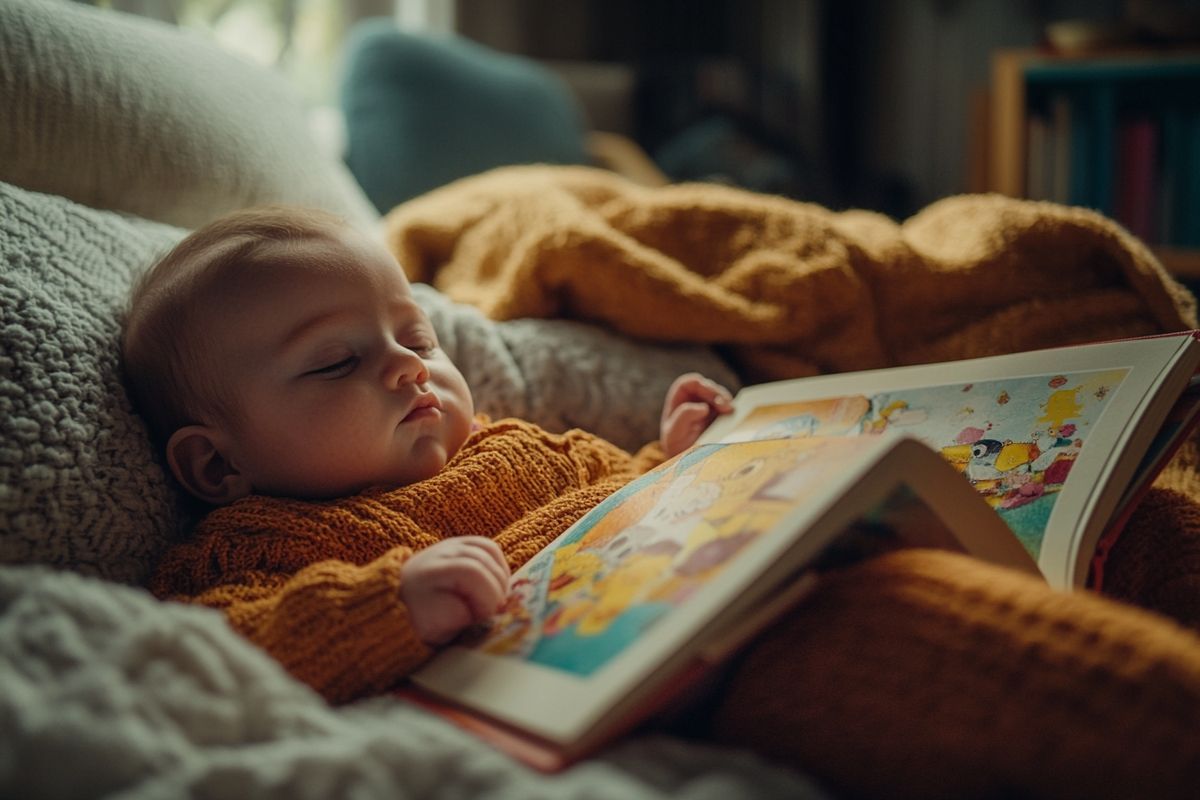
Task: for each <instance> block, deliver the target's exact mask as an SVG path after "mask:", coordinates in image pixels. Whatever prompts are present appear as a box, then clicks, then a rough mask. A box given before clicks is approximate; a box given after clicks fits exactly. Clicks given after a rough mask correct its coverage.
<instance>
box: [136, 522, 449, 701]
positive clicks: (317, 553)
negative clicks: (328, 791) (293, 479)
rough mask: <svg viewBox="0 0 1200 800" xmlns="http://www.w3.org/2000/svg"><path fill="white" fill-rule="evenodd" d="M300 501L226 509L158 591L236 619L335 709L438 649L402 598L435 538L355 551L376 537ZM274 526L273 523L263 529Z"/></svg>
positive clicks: (167, 569)
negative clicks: (418, 555) (410, 573)
mask: <svg viewBox="0 0 1200 800" xmlns="http://www.w3.org/2000/svg"><path fill="white" fill-rule="evenodd" d="M291 505H292V504H290V503H289V502H288V501H280V500H271V499H266V498H255V499H254V501H252V502H249V503H245V504H240V505H235V506H233V507H230V508H228V509H222V510H221V512H220V513H219V515H218V518H217V519H216V520H214V521H213V522H212V523H209V521H208V520H206V521H205V523H202V524H201V526H200V528H199V529H198V530H197V532H196V535H195V536H194V537H193V538H192V539H191V540H189V541H187V542H184V543H181V544H179V545H177V546H176V547H174V548H172V549H171V550H170V551H168V553H167V556H166V558H165V559H164V561H163V562H162V563H161V564H160V565H159V567H158V569H157V571H156V573H155V576H154V578H153V580H152V582H151V585H150V589H151V590H152V591H153V592H154V593H155V594H156V595H158V596H159V597H162V598H167V599H172V600H178V601H183V602H187V603H196V604H200V605H205V606H209V607H210V608H215V609H218V610H220V611H222V612H224V614H225V616H226V618H227V619H228V620H229V622H230V624H231V625H232V626H233V628H234V629H235V630H237V631H238V632H239V633H241V634H242V635H243V636H245V637H246V638H248V639H250V640H251V641H252V642H254V643H255V644H257V645H258V646H259V647H261V648H263V649H264V650H266V651H267V652H268V653H269V654H270V655H271V656H272V657H274V658H275V659H276V660H278V661H279V662H280V663H281V664H282V665H283V666H284V667H285V668H286V669H287V670H288V671H289V672H290V673H291V674H292V675H294V676H295V677H296V678H298V679H300V680H302V681H304V682H305V683H307V684H308V685H310V686H311V687H313V688H314V689H316V690H317V691H318V692H319V693H321V694H322V695H323V696H324V697H325V698H326V699H327V700H329V701H330V702H335V703H336V702H343V701H346V700H350V699H353V698H356V697H361V696H363V695H366V694H374V693H378V692H380V691H383V690H385V689H387V688H389V687H391V686H394V685H395V684H396V682H397V681H398V680H400V679H401V678H402V677H404V676H405V675H407V674H408V673H410V672H411V671H412V670H414V669H415V668H416V667H417V666H419V665H420V664H421V663H423V662H424V661H425V660H426V659H428V658H429V656H430V655H431V653H432V651H431V650H430V648H429V647H427V646H426V645H425V644H424V643H423V642H421V640H420V638H419V637H418V636H417V634H416V632H415V630H414V629H413V626H412V624H411V621H410V619H409V615H408V609H407V606H405V604H404V603H403V601H402V600H401V599H400V572H401V568H402V567H403V566H404V563H405V561H407V559H408V558H409V556H411V555H412V553H413V551H414V550H415V549H418V548H419V547H422V546H427V544H428V542H426V541H423V538H424V537H421V536H419V535H411V536H402V535H401V536H393V537H391V538H392V544H391V546H388V547H377V548H376V549H375V550H374V551H373V552H371V551H367V552H363V551H362V549H361V548H359V547H356V546H355V545H356V539H358V540H361V539H362V538H363V536H364V535H365V534H364V535H360V536H358V537H356V536H355V535H353V530H354V528H349V529H347V530H337V529H334V527H333V525H332V523H331V522H330V519H329V517H330V516H331V515H332V511H331V512H330V514H329V515H323V514H319V513H314V512H313V509H312V508H311V507H310V508H307V509H306V510H305V511H303V512H302V511H299V510H296V509H292V508H291ZM337 513H338V514H339V515H342V516H344V513H345V512H344V510H341V509H338V511H337ZM263 518H269V519H270V525H269V526H267V525H264V524H261V523H258V522H257V520H260V519H263ZM388 521H390V520H374V521H369V520H364V521H363V522H364V524H363V525H361V526H355V528H366V529H368V530H370V529H372V528H375V527H376V524H371V523H372V522H375V523H384V522H388ZM393 533H395V531H394V530H393ZM338 534H344V535H338ZM397 539H399V540H400V541H397ZM333 543H336V545H333ZM331 545H333V546H331Z"/></svg>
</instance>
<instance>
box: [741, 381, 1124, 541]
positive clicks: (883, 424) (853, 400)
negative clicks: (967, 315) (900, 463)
mask: <svg viewBox="0 0 1200 800" xmlns="http://www.w3.org/2000/svg"><path fill="white" fill-rule="evenodd" d="M1128 373H1129V370H1128V369H1126V368H1122V369H1115V370H1094V371H1089V372H1067V373H1053V374H1043V375H1027V376H1020V377H1015V378H1003V379H1000V380H986V381H979V382H975V381H969V382H966V383H950V384H944V385H941V386H924V387H916V388H911V389H897V390H894V391H882V392H874V393H872V394H870V395H850V396H844V397H836V398H819V399H816V400H803V401H796V402H787V403H770V404H766V405H761V406H757V407H755V408H754V409H752V410H751V411H750V412H749V413H747V414H746V415H745V416H744V417H743V418H742V419H741V420H740V421H739V422H738V423H737V424H736V425H735V426H734V427H732V428H731V429H729V431H728V432H727V433H725V434H724V435H723V436H722V437H721V440H722V441H751V440H754V439H762V438H778V437H805V436H859V435H878V434H881V433H884V432H886V431H894V432H903V433H905V434H907V435H909V436H912V437H914V438H916V439H919V440H920V441H922V442H924V443H925V444H927V445H929V446H930V447H931V448H933V449H934V450H936V451H938V452H940V453H941V454H942V455H943V456H944V457H945V458H946V460H947V461H949V462H950V463H951V464H952V465H954V466H955V467H956V468H957V469H958V470H959V472H961V473H962V474H963V475H964V476H965V477H966V478H967V480H969V481H970V483H971V485H972V486H974V487H975V489H976V491H978V492H979V494H980V495H982V496H983V498H984V499H985V500H986V501H987V502H988V504H989V505H990V506H992V508H994V509H995V510H996V511H997V512H998V513H999V514H1000V516H1001V518H1002V519H1003V520H1004V521H1005V522H1006V523H1007V524H1008V526H1009V528H1011V529H1012V531H1013V533H1014V534H1016V536H1017V538H1018V539H1020V540H1021V543H1022V544H1023V545H1024V546H1025V548H1026V549H1027V550H1028V551H1029V553H1030V555H1032V556H1033V557H1034V558H1035V559H1036V558H1037V557H1038V555H1039V554H1040V552H1041V549H1042V540H1043V537H1044V535H1045V532H1046V527H1047V525H1048V523H1049V521H1050V515H1051V512H1052V511H1053V510H1054V505H1055V502H1056V501H1057V499H1058V496H1059V493H1060V492H1061V491H1062V488H1063V485H1064V484H1065V483H1066V480H1067V476H1068V475H1069V474H1070V472H1071V468H1072V467H1073V466H1074V464H1075V461H1076V459H1077V458H1078V457H1079V454H1080V452H1082V449H1083V446H1084V443H1085V442H1086V441H1087V439H1088V438H1089V435H1090V434H1091V432H1092V430H1094V429H1095V427H1096V425H1097V423H1098V422H1099V420H1100V417H1101V414H1102V413H1103V412H1104V409H1105V408H1106V404H1107V400H1108V399H1109V398H1110V397H1111V396H1113V394H1114V392H1115V391H1116V390H1117V389H1118V388H1119V387H1120V385H1121V383H1122V382H1123V381H1124V380H1125V378H1126V376H1127V375H1128Z"/></svg>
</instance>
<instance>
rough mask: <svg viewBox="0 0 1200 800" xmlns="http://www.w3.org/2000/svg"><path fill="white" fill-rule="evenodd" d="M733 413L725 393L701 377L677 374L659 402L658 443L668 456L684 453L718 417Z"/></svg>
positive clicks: (696, 374) (726, 390)
mask: <svg viewBox="0 0 1200 800" xmlns="http://www.w3.org/2000/svg"><path fill="white" fill-rule="evenodd" d="M732 410H733V398H732V397H730V395H729V390H728V389H726V388H725V387H724V386H721V385H720V384H718V383H714V382H713V381H711V380H709V379H708V378H706V377H704V376H703V375H701V374H699V373H696V372H689V373H687V374H686V375H680V376H679V377H678V378H676V379H675V381H674V383H672V384H671V388H670V389H668V390H667V399H666V401H665V402H664V403H663V411H662V424H661V426H660V428H659V443H660V444H661V445H662V449H663V452H664V453H665V454H666V455H667V456H668V457H670V456H673V455H677V454H678V453H682V452H683V451H684V450H687V449H688V448H689V447H691V446H692V445H693V444H695V443H696V440H697V439H699V438H700V434H702V433H704V431H706V430H707V429H708V426H709V425H712V423H713V420H715V419H716V418H717V417H718V416H720V415H721V414H728V413H729V412H730V411H732Z"/></svg>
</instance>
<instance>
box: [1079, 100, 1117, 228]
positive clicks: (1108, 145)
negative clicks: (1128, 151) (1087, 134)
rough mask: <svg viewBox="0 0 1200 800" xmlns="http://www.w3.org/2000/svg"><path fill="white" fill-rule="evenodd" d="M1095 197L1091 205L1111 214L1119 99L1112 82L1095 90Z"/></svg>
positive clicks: (1103, 212)
mask: <svg viewBox="0 0 1200 800" xmlns="http://www.w3.org/2000/svg"><path fill="white" fill-rule="evenodd" d="M1091 102H1092V108H1091V111H1092V173H1093V175H1092V197H1091V202H1090V203H1087V204H1086V205H1089V206H1091V207H1092V208H1094V209H1096V210H1097V211H1099V212H1100V213H1102V214H1106V215H1108V216H1109V217H1112V216H1113V214H1114V213H1115V212H1116V209H1115V207H1114V203H1113V175H1114V173H1115V172H1116V169H1117V147H1116V141H1117V136H1116V127H1117V110H1116V109H1117V101H1116V92H1115V90H1114V89H1113V87H1112V85H1111V84H1106V85H1104V86H1098V87H1096V88H1095V89H1094V90H1093V91H1092V97H1091Z"/></svg>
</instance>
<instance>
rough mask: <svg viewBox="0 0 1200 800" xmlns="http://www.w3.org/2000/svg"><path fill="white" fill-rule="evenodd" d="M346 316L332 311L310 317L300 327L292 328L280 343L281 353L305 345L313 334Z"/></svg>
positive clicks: (343, 313) (340, 312)
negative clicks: (306, 340)
mask: <svg viewBox="0 0 1200 800" xmlns="http://www.w3.org/2000/svg"><path fill="white" fill-rule="evenodd" d="M344 315H345V312H342V311H330V312H328V313H325V314H318V315H317V316H315V317H309V318H307V319H305V320H304V321H303V322H301V323H300V324H299V325H297V326H295V327H294V328H292V329H291V330H290V331H288V332H287V334H285V335H284V336H283V338H282V339H280V341H279V348H278V349H279V352H281V353H283V352H287V351H288V350H291V349H292V348H294V347H296V346H297V345H299V344H301V343H303V341H304V340H305V339H307V338H308V337H309V336H311V335H312V334H313V333H315V332H317V331H319V330H320V329H321V328H324V327H326V326H328V325H332V324H333V323H335V322H336V321H337V320H338V318H339V317H342V316H344Z"/></svg>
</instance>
